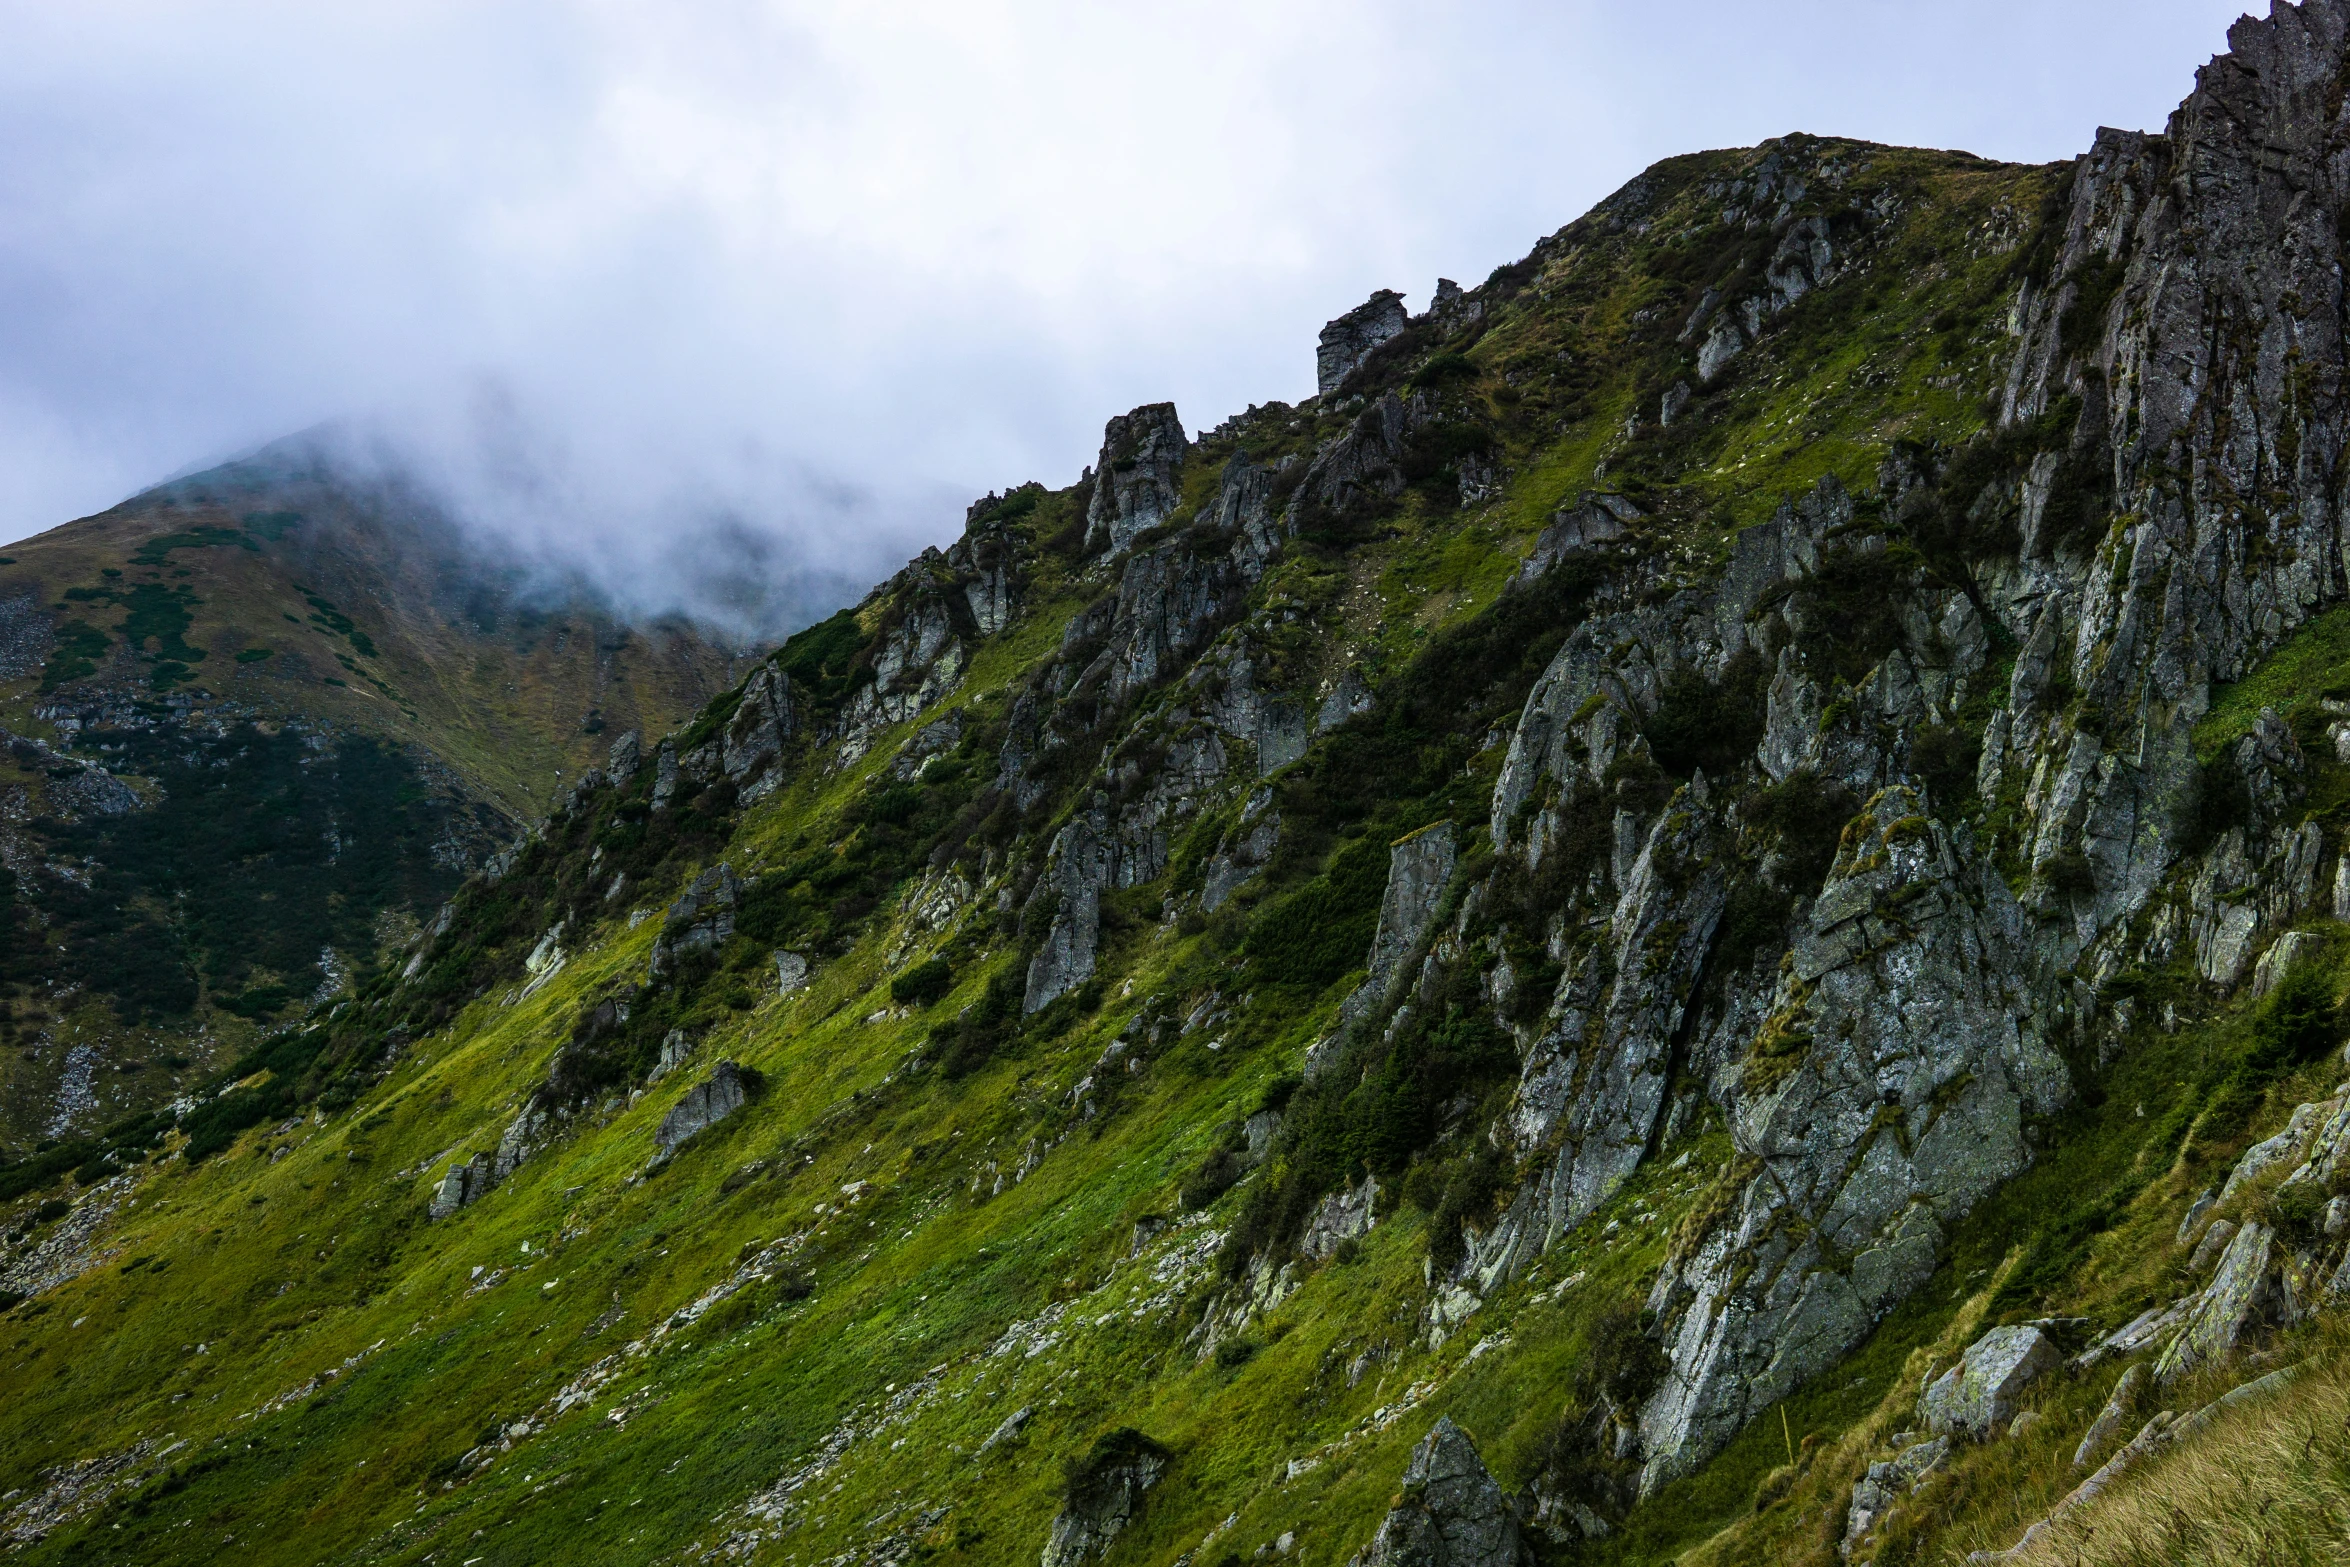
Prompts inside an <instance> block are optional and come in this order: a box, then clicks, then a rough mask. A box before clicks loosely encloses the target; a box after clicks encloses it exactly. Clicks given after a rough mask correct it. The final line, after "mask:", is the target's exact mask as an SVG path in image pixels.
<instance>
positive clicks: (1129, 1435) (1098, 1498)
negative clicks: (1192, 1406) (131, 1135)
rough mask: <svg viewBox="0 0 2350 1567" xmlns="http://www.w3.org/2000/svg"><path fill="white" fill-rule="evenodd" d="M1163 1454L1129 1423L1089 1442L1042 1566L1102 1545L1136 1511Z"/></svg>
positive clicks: (1064, 1562)
mask: <svg viewBox="0 0 2350 1567" xmlns="http://www.w3.org/2000/svg"><path fill="white" fill-rule="evenodd" d="M1006 1424H1007V1425H1009V1424H1010V1422H1008V1421H1007V1422H1006ZM997 1434H998V1435H1001V1434H1002V1432H1001V1431H999V1432H998V1433H997ZM993 1440H994V1439H993V1438H990V1441H991V1442H992V1441H993ZM1169 1459H1170V1455H1169V1454H1168V1452H1167V1450H1166V1449H1165V1448H1163V1447H1161V1446H1160V1445H1159V1444H1158V1443H1156V1442H1154V1441H1152V1440H1151V1439H1150V1438H1149V1437H1147V1436H1144V1435H1143V1434H1142V1433H1141V1432H1140V1431H1136V1430H1133V1429H1131V1428H1128V1429H1124V1430H1118V1431H1112V1432H1111V1433H1110V1434H1109V1435H1107V1436H1105V1437H1103V1438H1102V1439H1101V1440H1100V1441H1098V1442H1096V1443H1094V1445H1093V1451H1092V1452H1091V1453H1089V1454H1087V1455H1086V1458H1085V1461H1084V1462H1083V1463H1081V1464H1079V1465H1077V1466H1076V1467H1075V1468H1074V1469H1072V1470H1071V1472H1070V1475H1069V1487H1068V1491H1067V1492H1066V1494H1065V1495H1064V1496H1063V1498H1062V1505H1061V1510H1060V1512H1059V1513H1057V1514H1055V1515H1054V1517H1053V1528H1052V1534H1051V1536H1050V1538H1048V1539H1047V1540H1046V1541H1045V1547H1044V1567H1076V1564H1077V1563H1079V1562H1084V1561H1091V1560H1092V1559H1093V1558H1094V1557H1096V1556H1099V1555H1101V1554H1102V1553H1103V1552H1105V1551H1107V1550H1108V1549H1109V1548H1110V1542H1111V1541H1113V1540H1115V1539H1117V1538H1118V1536H1119V1535H1120V1534H1122V1533H1124V1532H1125V1530H1126V1526H1127V1525H1128V1524H1130V1523H1132V1522H1134V1520H1135V1519H1136V1518H1137V1517H1139V1516H1140V1515H1141V1513H1142V1503H1143V1495H1144V1493H1145V1492H1147V1491H1149V1490H1150V1488H1151V1487H1152V1486H1154V1485H1157V1484H1158V1483H1159V1478H1160V1477H1161V1476H1162V1475H1164V1474H1165V1473H1166V1472H1167V1465H1168V1462H1169Z"/></svg>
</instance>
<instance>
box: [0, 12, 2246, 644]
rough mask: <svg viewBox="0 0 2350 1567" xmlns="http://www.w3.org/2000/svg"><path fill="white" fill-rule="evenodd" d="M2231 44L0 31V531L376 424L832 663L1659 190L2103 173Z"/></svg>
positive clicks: (411, 447) (1988, 35)
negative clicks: (1159, 421) (1125, 446)
mask: <svg viewBox="0 0 2350 1567" xmlns="http://www.w3.org/2000/svg"><path fill="white" fill-rule="evenodd" d="M2236 9H2237V7H2236V6H2234V5H2230V4H2214V3H2208V0H2072V3H2064V0H2040V3H2033V4H2025V3H2020V0H1977V3H1973V4H1969V5H1966V6H1952V5H1948V4H1934V5H1928V4H1908V3H1896V0H1797V3H1788V4H1780V5H1774V6H1755V5H1752V4H1751V3H1745V4H1741V3H1731V0H1688V3H1684V4H1680V5H1676V6H1671V7H1665V6H1654V5H1641V6H1632V5H1625V4H1611V5H1602V4H1575V3H1566V4H1542V5H1536V4H1510V3H1502V0H1471V3H1465V4H1445V5H1434V4H1403V3H1392V0H1363V3H1358V4H1339V3H1335V0H1303V3H1298V4H1289V5H1267V4H1262V3H1255V4H1245V5H1244V4H1238V3H1225V0H1207V3H1202V4H1196V5H1192V6H1188V7H1182V8H1175V7H1151V8H1144V7H1108V6H1098V5H1097V6H1086V5H1075V4H1071V5H1054V4H1036V3H1013V0H958V3H955V4H944V3H930V0H913V3H901V4H894V5H890V6H886V7H881V6H872V5H855V4H848V3H829V4H828V3H821V0H775V3H753V0H712V3H709V4H702V5H695V6H690V7H688V6H654V5H649V4H627V3H617V0H578V3H570V4H564V3H555V0H483V3H474V4H434V3H407V4H400V5H396V6H394V5H366V4H354V5H343V6H334V7H322V6H317V5H302V4H257V3H236V0H220V3H214V4H208V5H205V6H202V7H191V6H184V5H164V4H132V3H119V0H77V3H76V4H75V5H73V6H58V5H54V4H47V3H25V0H0V29H4V32H0V37H5V40H6V47H5V48H4V49H0V149H4V152H5V155H4V156H0V541H5V540H11V539H17V538H22V537H25V536H27V535H30V534H33V533H36V532H39V531H42V530H44V529H46V528H49V527H53V526H56V525H58V524H59V523H62V522H64V521H67V520H68V519H70V518H73V517H77V516H81V515H85V514H88V513H90V512H94V511H97V510H100V509H103V508H104V507H106V506H108V505H111V504H113V503H114V502H116V501H118V500H121V499H122V498H124V497H125V496H127V495H129V494H131V493H133V492H135V491H137V490H139V489H141V488H143V487H145V486H147V485H150V484H153V483H155V482H157V481H159V480H161V479H163V478H164V477H166V476H167V475H169V474H172V473H174V472H182V471H187V470H189V469H190V468H192V467H196V466H200V465H202V464H204V463H207V462H210V461H216V460H219V459H222V458H226V457H229V456H231V455H233V454H235V453H237V452H239V451H242V450H249V449H251V448H253V447H255V446H258V445H260V444H262V443H264V442H267V441H269V440H271V439H273V438H276V437H280V436H283V435H285V434H287V433H288V432H291V431H294V430H299V429H304V428H307V427H311V426H314V425H317V424H319V423H320V422H321V421H332V422H334V424H335V425H336V427H337V428H339V429H343V430H346V431H353V432H362V438H359V439H358V444H360V445H363V446H364V447H365V449H366V450H368V451H369V452H371V453H373V454H375V455H374V458H373V459H372V460H376V461H381V462H384V463H387V464H394V465H397V466H400V467H402V468H405V469H407V470H408V471H410V472H411V474H412V475H413V476H414V477H415V478H416V479H417V481H418V482H420V483H422V484H424V485H426V486H427V487H429V488H430V489H431V490H432V491H433V492H434V493H436V494H438V495H440V496H442V497H444V498H445V499H446V501H447V503H448V505H449V506H450V507H451V509H452V510H453V511H454V512H455V513H456V514H458V515H459V516H461V517H462V518H463V519H464V520H465V521H466V522H467V523H468V524H470V525H471V526H474V527H477V528H480V529H484V530H488V531H490V532H492V533H494V534H496V535H497V536H498V537H500V538H501V539H504V540H507V541H510V542H511V543H512V544H513V545H514V546H515V547H516V548H518V549H520V550H522V551H523V552H525V553H526V554H530V555H533V556H536V557H538V558H542V559H544V560H546V561H547V562H548V563H550V565H552V566H554V567H557V568H560V569H563V570H570V571H577V572H579V573H581V574H582V575H584V576H586V577H587V578H589V579H590V580H593V581H596V582H599V583H601V584H603V585H604V586H605V587H606V589H607V590H608V591H610V592H611V593H612V594H613V596H614V597H615V598H616V599H618V600H619V601H621V602H623V603H625V604H627V605H629V606H631V607H633V608H636V609H638V610H639V611H641V612H643V613H648V614H650V613H657V612H661V611H663V610H669V609H686V610H690V611H697V612H709V613H719V614H722V615H725V616H728V617H730V623H737V624H747V623H750V622H751V621H760V622H762V623H764V622H772V621H781V622H788V623H791V624H798V623H804V621H805V620H807V619H809V618H812V617H813V616H815V615H818V614H821V613H823V612H825V611H826V610H828V609H829V608H831V607H834V606H836V605H837V604H838V603H842V602H847V601H850V600H852V599H854V598H855V597H857V596H858V594H859V593H860V592H861V591H862V588H863V587H864V586H865V585H867V584H869V583H871V582H873V581H875V580H877V579H879V578H880V577H882V576H884V575H886V574H887V573H889V572H890V571H893V570H895V569H896V568H897V567H898V566H899V565H900V564H901V563H902V562H903V561H904V560H905V559H906V558H907V557H908V556H910V555H912V554H914V553H916V552H917V551H919V550H920V549H921V548H922V547H923V546H924V545H926V544H934V543H945V542H947V541H949V540H951V539H952V538H953V537H954V535H955V534H956V532H957V531H958V530H959V528H960V526H961V522H962V517H963V508H964V505H965V503H966V502H967V501H968V500H969V499H970V498H971V497H974V496H976V495H978V494H981V493H983V492H985V491H987V490H990V489H1000V488H1003V487H1005V486H1007V485H1010V484H1016V483H1019V482H1022V481H1024V480H1027V479H1031V478H1037V479H1043V480H1045V481H1046V482H1048V483H1054V484H1061V483H1066V482H1068V481H1070V480H1071V479H1074V478H1075V477H1076V476H1077V473H1078V471H1079V470H1080V468H1081V467H1082V466H1083V465H1084V464H1085V463H1087V462H1089V461H1091V460H1092V458H1093V455H1094V452H1095V449H1096V447H1097V446H1098V443H1099V440H1100V432H1101V425H1102V421H1103V419H1104V418H1105V417H1106V416H1108V415H1110V414H1112V413H1116V412H1121V411H1123V410H1125V409H1126V408H1129V407H1131V406H1133V405H1135V404H1137V403H1141V402H1146V401H1156V400H1160V399H1169V398H1171V399H1173V400H1174V401H1175V402H1176V403H1177V405H1178V407H1179V408H1180V410H1181V412H1182V414H1183V416H1184V419H1185V422H1186V424H1187V425H1188V426H1190V427H1191V428H1193V429H1195V430H1196V429H1199V428H1203V427H1205V426H1208V425H1212V424H1214V423H1216V422H1218V421H1219V420H1221V419H1222V418H1223V417H1225V416H1226V415H1228V414H1230V413H1232V412H1235V411H1237V410H1239V409H1241V408H1243V407H1245V406H1247V405H1249V404H1250V403H1254V402H1262V401H1266V400H1269V399H1275V398H1278V399H1284V400H1295V399H1297V398H1299V397H1302V396H1304V395H1306V394H1308V393H1310V392H1311V391H1312V386H1313V371H1312V366H1313V345H1314V334H1315V332H1316V330H1317V329H1318V327H1319V326H1320V324H1321V323H1322V322H1323V321H1324V320H1325V319H1327V318H1329V317H1331V316H1333V315H1336V314H1337V313H1339V312H1340V311H1342V310H1344V309H1346V308H1348V307H1349V306H1351V305H1353V304H1355V303H1357V302H1358V301H1360V300H1361V299H1362V298H1363V297H1364V296H1365V295H1367V294H1368V293H1369V292H1371V291H1372V290H1373V289H1376V288H1380V287H1394V288H1398V289H1401V290H1403V291H1404V292H1405V293H1406V294H1407V296H1408V297H1409V299H1410V301H1411V303H1412V304H1413V306H1414V307H1415V308H1417V307H1419V306H1421V305H1422V304H1424V303H1425V301H1426V299H1427V296H1428V292H1429V290H1430V288H1431V286H1432V284H1433V282H1434V280H1435V279H1436V278H1437V277H1438V276H1439V275H1443V276H1450V277H1454V278H1458V279H1460V280H1461V281H1463V282H1464V283H1474V282H1475V281H1476V280H1478V279H1481V278H1483V277H1484V276H1485V275H1486V274H1487V273H1488V272H1489V271H1490V270H1491V269H1492V268H1493V267H1495V266H1497V265H1499V264H1501V263H1503V262H1505V261H1508V260H1511V259H1513V258H1515V257H1517V256H1519V255H1521V254H1523V253H1524V252H1525V250H1526V249H1527V248H1528V246H1529V245H1530V244H1531V243H1532V242H1533V241H1534V240H1535V239H1536V238H1538V237H1539V236H1541V235H1543V234H1545V233H1548V232H1550V231H1552V230H1554V229H1556V228H1558V227H1559V226H1560V225H1561V224H1563V223H1565V222H1567V221H1568V220H1570V219H1571V218H1573V217H1575V216H1576V215H1578V214H1579V213H1581V212H1583V211H1584V210H1586V209H1587V208H1588V207H1590V206H1591V205H1592V204H1593V203H1594V202H1595V201H1597V200H1598V199H1600V198H1601V197H1603V196H1604V195H1606V194H1607V193H1608V192H1609V191H1611V190H1613V189H1614V188H1616V187H1617V186H1618V185H1620V184H1622V183H1623V182H1624V181H1625V180H1626V179H1628V178H1630V177H1631V176H1632V175H1634V174H1636V173H1637V172H1638V171H1639V170H1640V169H1641V168H1643V167H1644V166H1646V165H1647V164H1649V163H1651V162H1653V161H1655V160H1656V159H1658V158H1660V157H1665V156H1669V155H1671V154H1674V153H1680V152H1687V151H1693V150H1697V149H1700V148H1705V147H1716V146H1733V145H1746V144H1751V143H1753V142H1755V141H1759V140H1761V139H1764V138H1766V137H1769V136H1773V135H1779V134H1782V133H1785V132H1787V131H1791V130H1806V131H1813V132H1819V133H1823V134H1835V135H1848V136H1857V137H1864V138H1867V139H1871V140H1876V141H1884V142H1896V143H1908V144H1922V145H1935V146H1949V147H1963V148H1966V149H1968V150H1970V151H1973V152H1976V153H1980V154H1982V155H1985V156H1988V157H1996V158H2003V159H2014V160H2021V161H2044V160H2049V159H2055V158H2061V157H2068V156H2070V155H2072V154H2074V153H2076V152H2078V151H2080V150H2082V149H2083V148H2085V147H2086V146H2087V145H2088V142H2089V138H2090V136H2091V134H2092V133H2093V131H2094V129H2095V127H2096V126H2097V125H2098V124H2100V123H2105V124H2115V125H2122V126H2134V127H2146V128H2157V127H2159V126H2160V124H2161V123H2162V121H2163V119H2164V117H2165V116H2166V115H2167V114H2168V113H2169V111H2170V109H2171V108H2172V107H2173V106H2174V105H2175V104H2176V103H2177V101H2178V100H2179V99H2180V98H2181V97H2182V96H2184V94H2185V93H2186V92H2187V90H2188V89H2189V87H2190V86H2191V85H2192V81H2191V75H2192V73H2191V69H2190V67H2191V65H2192V63H2193V62H2196V61H2199V60H2201V59H2203V58H2205V57H2207V56H2208V55H2210V54H2211V53H2213V52H2215V51H2217V50H2218V49H2220V48H2222V47H2223V46H2224V32H2225V27H2226V24H2227V22H2228V21H2229V20H2231V19H2232V17H2233V16H2234V15H2235V12H2236ZM762 584H763V586H762ZM746 592H747V593H749V594H750V595H751V599H752V600H754V601H755V602H752V603H750V604H749V605H748V607H746V606H745V604H744V603H741V602H737V603H735V604H734V607H733V609H731V610H730V609H728V602H729V601H728V598H727V595H729V594H732V595H735V596H736V598H737V599H738V600H739V599H740V598H741V595H743V594H744V593H746Z"/></svg>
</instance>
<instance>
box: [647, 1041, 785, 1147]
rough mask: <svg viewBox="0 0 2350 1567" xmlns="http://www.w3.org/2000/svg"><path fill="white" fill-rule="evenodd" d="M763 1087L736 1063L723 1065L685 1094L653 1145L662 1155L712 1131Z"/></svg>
mask: <svg viewBox="0 0 2350 1567" xmlns="http://www.w3.org/2000/svg"><path fill="white" fill-rule="evenodd" d="M758 1085H759V1078H758V1074H757V1073H755V1072H753V1071H751V1070H750V1069H749V1068H747V1067H742V1066H738V1065H736V1064H735V1063H734V1062H732V1061H721V1062H719V1063H718V1065H717V1066H716V1067H714V1068H713V1069H712V1070H711V1072H710V1075H709V1076H708V1077H706V1078H704V1079H702V1080H701V1081H700V1082H698V1083H696V1084H694V1086H693V1087H691V1088H689V1089H687V1090H686V1091H685V1097H684V1098H682V1099H680V1100H678V1101H677V1103H676V1104H675V1105H673V1106H672V1107H671V1108H670V1111H669V1113H668V1114H667V1115H665V1116H663V1117H661V1124H660V1126H659V1127H657V1128H656V1129H655V1130H654V1132H653V1143H654V1145H655V1146H656V1147H658V1148H659V1149H660V1150H661V1152H662V1154H664V1155H667V1154H669V1153H672V1152H674V1151H675V1150H676V1148H677V1145H678V1144H680V1143H682V1142H684V1141H685V1140H686V1139H687V1138H689V1137H692V1136H695V1135H696V1134H698V1133H701V1132H705V1131H708V1130H709V1129H710V1128H711V1127H713V1126H716V1125H717V1124H718V1123H719V1122H721V1121H723V1120H725V1119H726V1118H727V1117H728V1116H730V1115H732V1114H734V1113H735V1112H736V1111H737V1110H740V1109H741V1108H742V1107H743V1106H744V1105H745V1104H747V1103H749V1102H750V1098H751V1095H752V1093H753V1092H754V1091H756V1089H757V1088H758Z"/></svg>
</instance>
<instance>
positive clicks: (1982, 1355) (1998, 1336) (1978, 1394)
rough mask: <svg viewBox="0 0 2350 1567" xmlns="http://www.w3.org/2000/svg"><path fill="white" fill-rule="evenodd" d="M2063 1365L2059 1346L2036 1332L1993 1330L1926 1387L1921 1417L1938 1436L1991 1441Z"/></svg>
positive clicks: (2025, 1328)
mask: <svg viewBox="0 0 2350 1567" xmlns="http://www.w3.org/2000/svg"><path fill="white" fill-rule="evenodd" d="M2063 1359H2064V1355H2063V1352H2062V1351H2060V1350H2059V1349H2058V1348H2057V1347H2056V1343H2055V1341H2054V1340H2053V1339H2051V1338H2049V1336H2048V1335H2047V1334H2045V1333H2043V1332H2041V1331H2040V1330H2039V1329H2038V1328H2036V1327H2031V1326H2029V1325H2025V1326H2021V1327H2008V1328H1993V1329H1992V1330H1991V1331H1990V1332H1988V1333H1986V1334H1984V1335H1983V1336H1982V1337H1981V1338H1979V1339H1977V1340H1975V1341H1974V1342H1973V1343H1972V1344H1970V1345H1968V1346H1967V1351H1966V1354H1965V1355H1963V1356H1962V1357H1960V1359H1959V1363H1958V1364H1957V1365H1955V1366H1953V1367H1951V1368H1950V1369H1949V1370H1948V1371H1945V1372H1943V1373H1942V1375H1941V1376H1939V1377H1937V1378H1935V1379H1934V1380H1933V1381H1932V1382H1930V1383H1928V1384H1927V1386H1926V1390H1925V1392H1924V1393H1923V1394H1921V1395H1920V1396H1919V1398H1918V1415H1919V1417H1920V1418H1921V1419H1923V1420H1924V1421H1925V1425H1926V1429H1927V1430H1929V1431H1932V1432H1934V1433H1935V1434H1937V1435H1942V1436H1972V1437H1985V1436H1990V1435H1992V1434H1993V1433H1994V1432H1996V1431H1998V1430H2000V1429H2001V1428H2002V1427H2004V1426H2005V1425H2006V1424H2007V1422H2008V1420H2009V1419H2010V1418H2012V1417H2013V1416H2014V1414H2015V1409H2016V1401H2017V1399H2018V1398H2020V1397H2021V1396H2022V1394H2023V1390H2024V1389H2025V1388H2026V1387H2027V1386H2029V1385H2030V1384H2031V1383H2032V1382H2033V1381H2034V1380H2035V1379H2036V1378H2038V1377H2040V1376H2042V1375H2043V1374H2045V1373H2047V1372H2049V1371H2053V1370H2054V1369H2055V1368H2056V1367H2057V1366H2058V1365H2059V1364H2060V1363H2061V1362H2062V1361H2063Z"/></svg>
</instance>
